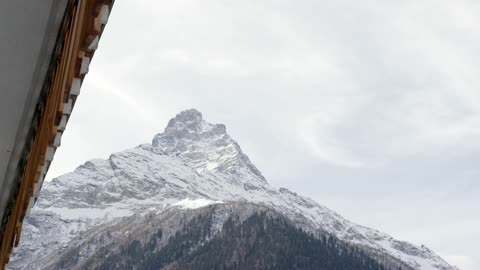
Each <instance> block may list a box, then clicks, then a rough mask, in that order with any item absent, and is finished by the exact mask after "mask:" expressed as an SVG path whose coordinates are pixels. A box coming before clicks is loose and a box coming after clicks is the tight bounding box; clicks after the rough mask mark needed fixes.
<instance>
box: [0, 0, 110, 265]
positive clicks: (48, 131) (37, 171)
mask: <svg viewBox="0 0 480 270" xmlns="http://www.w3.org/2000/svg"><path fill="white" fill-rule="evenodd" d="M113 2H114V0H72V1H70V2H69V3H68V6H67V9H66V12H65V15H64V17H63V21H62V25H61V28H60V32H59V34H58V37H57V41H56V46H55V51H54V54H53V57H52V59H51V62H50V67H49V71H48V74H47V77H46V78H45V81H44V82H43V90H42V94H41V95H40V98H39V100H38V103H37V105H36V110H35V115H34V118H33V121H32V125H31V127H30V130H31V131H30V136H29V141H28V142H27V147H26V149H27V150H26V153H25V155H24V156H25V159H24V162H22V164H19V167H20V169H21V172H22V173H20V174H19V176H18V177H19V178H20V181H19V183H20V186H19V188H18V192H17V194H16V196H15V198H16V199H15V200H14V201H13V202H12V203H11V205H10V207H9V211H8V213H7V222H6V224H5V226H4V228H3V230H2V231H1V232H0V269H5V267H6V265H7V263H8V261H9V258H10V255H11V252H12V249H13V247H14V246H15V247H16V246H18V244H19V241H20V236H21V230H22V223H23V219H24V217H25V216H26V214H27V212H28V211H29V209H31V208H32V207H33V205H34V204H35V202H36V200H37V198H38V195H39V191H40V189H41V187H42V184H43V180H44V177H45V175H46V172H47V170H48V168H49V166H50V163H51V162H52V160H53V156H54V154H55V151H56V148H57V147H59V146H60V143H61V137H62V134H63V132H64V130H65V126H66V124H67V122H68V119H69V117H70V114H71V112H72V109H73V107H74V105H75V102H76V100H77V96H78V95H79V94H80V87H81V84H82V81H83V79H84V77H85V75H86V73H87V72H88V66H89V64H90V61H91V59H92V57H93V54H94V53H95V50H96V48H97V45H98V41H99V39H100V36H101V34H102V32H103V29H104V27H105V24H106V23H107V19H108V16H109V14H110V11H111V9H112V6H113Z"/></svg>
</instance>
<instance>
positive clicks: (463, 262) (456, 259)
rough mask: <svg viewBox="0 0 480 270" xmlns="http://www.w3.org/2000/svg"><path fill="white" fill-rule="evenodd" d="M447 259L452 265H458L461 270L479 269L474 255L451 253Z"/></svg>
mask: <svg viewBox="0 0 480 270" xmlns="http://www.w3.org/2000/svg"><path fill="white" fill-rule="evenodd" d="M445 259H446V260H447V261H448V262H449V263H450V264H452V265H455V266H457V267H458V268H460V270H477V269H478V267H479V266H478V265H477V264H476V263H475V260H474V259H473V258H472V257H469V256H464V255H449V256H445Z"/></svg>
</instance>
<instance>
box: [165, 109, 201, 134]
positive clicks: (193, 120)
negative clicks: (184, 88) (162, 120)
mask: <svg viewBox="0 0 480 270" xmlns="http://www.w3.org/2000/svg"><path fill="white" fill-rule="evenodd" d="M202 122H204V121H203V116H202V113H201V112H199V111H198V110H197V109H189V110H185V111H182V112H180V113H179V114H177V115H176V116H175V117H174V118H172V119H170V121H169V122H168V125H167V127H166V128H165V132H166V133H167V132H171V131H178V130H184V129H186V130H189V131H198V128H199V127H200V125H201V124H202Z"/></svg>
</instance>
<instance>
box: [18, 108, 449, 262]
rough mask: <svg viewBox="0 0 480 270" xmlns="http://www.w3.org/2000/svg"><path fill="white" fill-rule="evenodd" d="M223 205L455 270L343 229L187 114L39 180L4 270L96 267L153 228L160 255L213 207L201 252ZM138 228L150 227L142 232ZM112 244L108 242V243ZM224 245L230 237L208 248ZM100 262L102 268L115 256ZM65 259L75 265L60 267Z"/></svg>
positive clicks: (379, 236) (430, 256)
mask: <svg viewBox="0 0 480 270" xmlns="http://www.w3.org/2000/svg"><path fill="white" fill-rule="evenodd" d="M231 205H234V206H235V207H236V208H235V209H237V211H240V212H242V211H243V210H242V211H241V209H243V208H245V209H246V210H245V211H246V212H245V215H244V216H245V217H247V218H248V217H252V216H256V215H262V213H265V212H269V211H270V212H271V213H276V214H275V215H279V216H282V217H283V218H279V219H276V221H278V222H280V223H279V224H281V223H282V222H287V223H289V224H293V225H294V227H295V228H297V229H299V230H300V231H299V233H298V234H296V233H295V231H294V230H293V231H292V229H291V228H290V227H288V231H289V232H291V233H292V235H296V236H295V237H299V238H301V237H303V236H302V232H303V233H305V234H306V235H308V236H311V237H312V239H311V240H308V241H317V240H321V239H322V237H324V236H326V235H328V236H329V237H333V238H334V239H337V240H338V241H339V242H338V243H341V245H345V248H346V249H349V248H350V247H355V248H356V249H358V250H359V252H360V253H361V254H362V256H363V255H366V256H367V257H368V258H370V259H373V260H375V262H377V263H379V264H380V265H381V266H382V267H384V268H385V269H394V270H398V269H399V268H401V269H403V270H409V269H413V270H455V269H456V268H454V267H452V266H450V265H449V264H448V263H447V262H445V261H444V260H443V259H442V258H440V257H439V256H438V255H436V254H435V253H434V252H433V251H431V250H430V249H428V248H426V247H424V246H420V247H419V246H415V245H413V244H410V243H407V242H403V241H398V240H395V239H393V238H392V237H391V236H389V235H387V234H384V233H381V232H379V231H377V230H373V229H370V228H367V227H363V226H360V225H357V224H354V223H352V222H349V221H347V220H346V219H344V218H343V217H341V216H340V215H338V214H337V213H335V212H333V211H331V210H330V209H328V208H326V207H324V206H321V205H319V204H318V203H316V202H315V201H313V200H312V199H309V198H306V197H302V196H299V195H297V194H296V193H294V192H291V191H289V190H287V189H284V188H280V189H277V188H274V187H272V186H270V185H269V184H268V182H267V181H266V179H265V177H264V176H263V175H262V174H261V172H260V171H259V170H258V169H257V168H256V167H255V165H254V164H253V163H252V162H251V161H250V159H249V158H248V156H247V155H246V154H245V153H243V151H242V150H241V148H240V146H239V144H238V143H237V142H235V141H234V140H233V139H232V138H231V137H230V136H229V135H228V133H227V132H226V127H225V126H224V125H222V124H211V123H208V122H207V121H205V120H204V119H203V117H202V114H201V113H200V112H198V111H197V110H195V109H191V110H187V111H183V112H181V113H179V114H178V115H177V116H176V117H175V118H173V119H172V120H170V122H169V123H168V125H167V127H166V128H165V132H164V133H161V134H157V135H156V136H155V137H154V139H153V140H152V143H151V144H143V145H140V146H138V147H136V148H133V149H129V150H125V151H122V152H118V153H114V154H112V155H111V156H110V157H109V158H108V159H106V160H102V159H97V160H91V161H88V162H86V163H85V164H83V165H81V166H79V167H78V168H77V169H76V170H75V171H73V172H71V173H67V174H65V175H62V176H60V177H58V178H56V179H54V180H52V181H51V182H49V183H46V184H45V187H44V188H43V191H42V194H41V197H40V199H39V201H38V202H37V205H36V206H35V208H34V209H33V211H32V213H31V215H30V216H28V217H27V218H26V219H25V225H24V231H23V232H22V241H21V244H20V247H19V248H18V249H17V250H16V251H15V253H14V254H13V256H12V260H11V263H10V264H9V268H10V269H51V268H52V267H53V268H54V266H55V267H56V268H58V269H62V267H61V265H62V264H61V263H62V262H63V263H68V265H69V268H68V269H70V268H71V269H75V268H79V269H80V268H82V266H85V265H86V264H87V263H89V262H90V263H91V261H92V260H94V264H93V265H96V266H98V267H100V265H101V260H98V259H95V258H97V256H98V254H101V252H102V249H104V248H105V247H107V246H111V247H114V249H121V247H122V246H123V247H124V248H125V247H128V246H129V245H130V244H131V243H133V242H134V241H138V242H139V243H141V244H142V248H143V247H145V245H147V244H148V243H149V241H150V240H151V239H152V238H151V237H152V235H153V232H154V231H155V232H157V231H158V229H161V230H162V240H161V241H164V242H162V244H158V246H156V247H155V248H154V249H153V250H154V251H155V252H157V249H159V250H158V252H160V250H161V249H162V248H163V247H164V246H166V245H167V243H168V241H169V239H173V238H174V237H175V235H176V234H177V233H181V232H182V230H181V229H182V227H181V226H186V224H188V220H190V219H192V218H194V217H198V215H199V213H201V212H202V211H203V212H204V211H207V210H205V209H214V210H215V211H214V213H215V215H214V216H213V217H214V220H215V218H218V220H215V222H213V223H212V224H210V225H209V227H208V226H207V227H208V230H212V231H213V232H214V233H212V237H211V238H208V237H207V238H203V242H202V245H206V244H209V243H210V242H209V241H213V240H212V239H214V236H215V235H217V234H218V232H221V231H222V228H227V227H228V226H230V225H228V222H227V221H228V220H231V219H235V218H236V214H235V213H234V212H232V211H230V210H228V209H231V207H234V206H231ZM230 206H231V207H230ZM229 207H230V208H229ZM249 209H250V210H249ZM212 211H213V210H212ZM249 211H250V212H249ZM150 215H153V216H155V217H157V218H154V219H155V220H157V223H156V224H154V225H153V226H152V224H153V223H152V224H147V225H145V224H143V223H141V222H140V221H145V220H146V219H147V217H149V216H150ZM160 220H163V223H162V222H160ZM266 220H268V219H266ZM139 222H140V223H139ZM145 222H146V221H145ZM169 222H171V223H169ZM265 222H266V221H265ZM169 224H170V225H169ZM173 224H176V225H173ZM180 224H181V226H180ZM225 224H227V225H228V226H227V225H225ZM271 224H272V226H277V225H278V224H277V223H275V222H273V223H271ZM282 224H283V223H282ZM234 225H235V226H233V225H232V226H233V227H232V226H230V227H228V228H230V229H232V228H242V224H241V223H238V224H234ZM146 226H151V227H149V228H150V230H148V232H147V231H146V229H147V228H146ZM165 226H167V227H165ZM168 226H172V227H168ZM205 226H206V225H205ZM225 226H227V227H225ZM133 227H135V228H136V231H142V232H144V234H145V235H144V236H142V237H143V238H142V237H140V236H138V235H136V236H134V235H132V231H131V230H130V229H129V228H133ZM115 228H116V229H115ZM154 229H157V230H154ZM104 230H106V231H104ZM107 231H108V233H107ZM186 231H187V232H188V228H187V229H186ZM119 233H121V234H119ZM108 235H110V236H112V235H115V236H114V237H111V238H109V237H108ZM101 236H103V238H102V239H100V238H99V237H101ZM129 237H130V238H129ZM148 237H150V238H148ZM147 238H148V239H147ZM109 239H110V240H109ZM112 239H114V240H115V241H117V243H116V244H112V243H111V241H112ZM295 239H296V238H295ZM302 239H303V238H302ZM315 239H317V240H315ZM227 240H228V241H231V240H232V239H230V240H229V239H227V238H222V239H217V240H215V241H227ZM129 241H130V242H129ZM152 241H153V240H152ZM158 241H159V242H158V243H160V242H161V241H160V240H158ZM320 242H321V241H320ZM120 243H121V244H120ZM135 243H136V242H135ZM162 245H164V246H162ZM320 246H321V243H319V246H316V247H320ZM196 248H198V246H197V247H195V250H196ZM193 251H194V250H191V252H193ZM69 254H70V257H71V258H69ZM192 254H193V253H192ZM104 255H105V256H107V257H104V258H105V260H106V261H107V259H108V258H110V257H109V256H115V253H108V254H104ZM187 255H188V254H187ZM197 255H198V256H201V254H197ZM296 255H298V254H296ZM302 256H303V255H302ZM72 258H74V261H69V259H72ZM186 258H187V257H182V258H181V260H186ZM331 259H332V260H333V259H334V258H333V257H332V258H331ZM272 261H274V260H272ZM177 263H178V264H179V265H181V263H182V262H181V261H178V262H177ZM307 263H308V262H307ZM169 267H173V266H172V265H170V266H169ZM94 268H95V267H94ZM162 269H163V268H162ZM165 269H177V268H174V267H173V268H165ZM178 269H181V268H178ZM232 269H234V268H232ZM259 269H260V268H259Z"/></svg>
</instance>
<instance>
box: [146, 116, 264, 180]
mask: <svg viewBox="0 0 480 270" xmlns="http://www.w3.org/2000/svg"><path fill="white" fill-rule="evenodd" d="M152 146H153V147H156V148H160V149H161V150H163V151H165V152H166V153H168V154H170V155H175V156H178V157H180V158H182V159H183V160H184V161H185V162H186V163H187V164H189V165H190V166H192V167H193V168H195V169H196V170H197V172H199V173H202V172H204V171H210V172H224V173H231V174H235V175H243V176H248V177H246V178H245V177H244V179H255V180H260V182H266V180H265V178H264V177H263V176H262V174H261V173H260V171H259V170H258V169H257V168H256V167H255V166H254V165H253V164H252V162H251V161H250V159H249V158H248V157H247V155H246V154H244V153H243V151H242V150H241V148H240V146H239V144H238V143H237V142H236V141H235V140H233V139H232V138H231V137H230V136H229V135H228V134H227V129H226V127H225V125H224V124H212V123H209V122H207V121H205V120H204V119H203V116H202V113H201V112H199V111H198V110H196V109H189V110H185V111H182V112H180V113H179V114H177V115H176V116H175V117H174V118H172V119H170V121H169V122H168V125H167V127H166V128H165V132H164V133H160V134H157V135H155V137H154V138H153V140H152Z"/></svg>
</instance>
